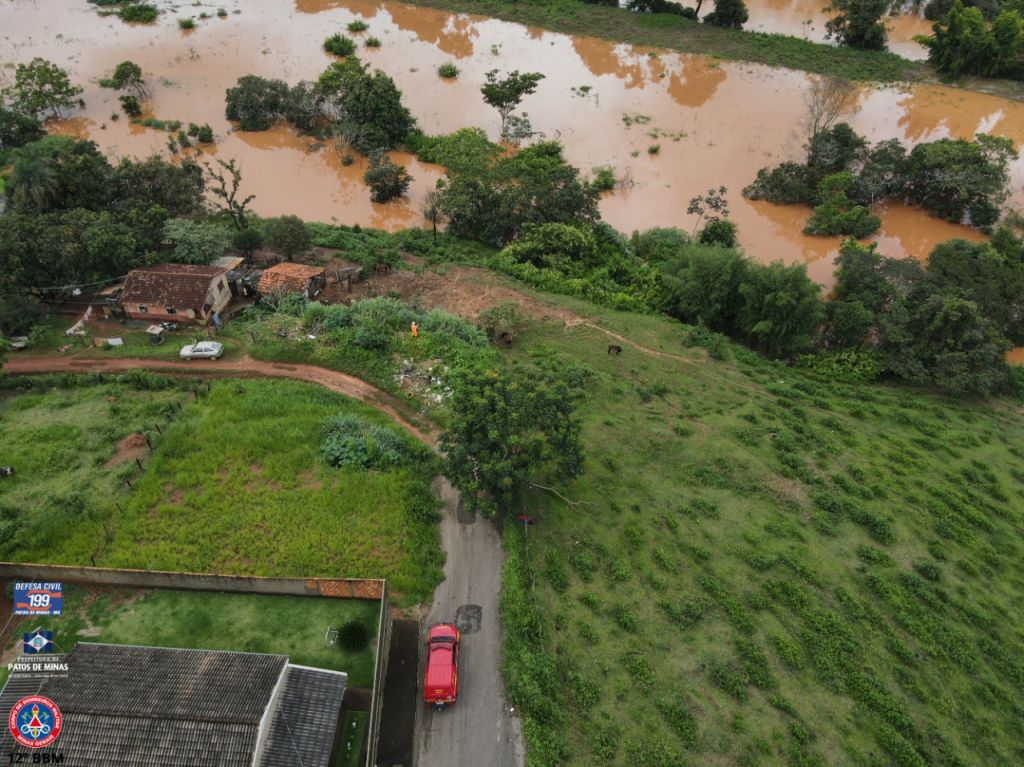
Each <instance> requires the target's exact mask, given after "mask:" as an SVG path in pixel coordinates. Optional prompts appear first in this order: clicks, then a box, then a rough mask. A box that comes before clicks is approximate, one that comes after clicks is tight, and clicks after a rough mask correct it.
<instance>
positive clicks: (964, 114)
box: [0, 0, 1024, 285]
mask: <svg viewBox="0 0 1024 767" xmlns="http://www.w3.org/2000/svg"><path fill="white" fill-rule="evenodd" d="M217 7H219V6H218V5H200V6H182V7H180V8H179V9H178V10H170V11H168V12H166V13H163V14H162V15H161V16H160V20H159V21H158V23H157V24H155V25H126V24H124V23H122V22H121V21H119V20H118V19H116V18H113V17H110V18H102V17H100V16H99V15H98V14H97V13H96V11H95V9H94V7H93V6H91V5H89V4H88V3H86V2H85V0H50V2H46V3H37V2H32V0H9V1H8V2H5V3H4V4H2V5H0V30H3V31H2V32H0V34H2V35H3V39H2V46H3V54H2V57H3V60H4V63H5V64H8V63H11V62H23V61H28V60H29V59H31V58H32V57H33V56H43V57H45V58H49V59H52V60H54V61H56V62H59V63H60V64H61V65H63V66H65V67H67V68H68V69H69V70H70V71H71V73H72V78H73V80H75V81H76V82H78V83H80V84H81V85H83V86H84V87H85V93H84V94H83V96H84V99H85V101H86V107H85V108H84V109H83V110H78V112H77V113H76V114H75V115H73V116H72V119H69V120H66V121H64V122H63V123H57V124H55V125H53V130H57V131H62V132H68V133H74V134H75V135H79V136H82V137H87V138H90V139H92V140H94V141H96V142H97V143H98V144H99V145H100V146H101V147H102V148H103V149H104V150H105V151H106V152H107V153H108V154H109V155H111V156H113V157H118V156H130V155H136V156H144V155H146V154H149V153H151V152H161V153H163V152H166V151H167V150H166V143H167V139H168V134H166V133H164V132H161V131H158V130H154V129H149V128H143V127H141V126H138V125H132V124H131V123H130V122H128V121H127V120H126V119H125V118H124V117H123V116H122V117H121V118H120V119H118V120H116V121H115V120H113V115H115V114H117V113H118V112H119V111H120V110H119V108H118V103H117V94H116V93H115V92H113V91H109V90H105V89H103V88H100V87H99V85H98V82H97V81H98V80H99V78H101V77H104V76H108V75H109V73H110V72H111V71H112V70H113V68H114V67H115V66H116V65H117V63H119V62H120V61H122V60H125V59H131V60H132V61H135V62H136V63H138V64H139V65H141V66H142V68H143V70H144V71H145V73H146V75H147V78H148V79H149V81H150V82H151V83H152V84H153V86H154V88H153V90H154V98H153V100H152V102H151V103H150V104H149V105H148V107H149V109H148V112H147V114H151V115H153V116H156V117H159V118H162V119H176V120H181V121H183V122H185V123H188V122H195V123H200V124H201V123H209V124H210V125H211V126H212V127H213V129H214V132H215V134H216V136H217V145H216V147H215V148H213V149H212V150H209V151H208V154H211V155H214V156H217V157H221V158H225V159H226V158H236V159H237V160H238V162H239V164H240V165H241V167H242V170H243V179H244V181H243V187H244V191H245V193H247V194H255V195H256V200H255V203H254V207H255V209H256V211H257V212H259V213H261V214H264V215H281V214H285V213H293V214H296V215H299V216H302V217H303V218H306V219H309V220H320V221H326V222H339V223H347V224H353V223H360V224H363V225H369V226H374V227H380V228H383V229H388V230H395V229H399V228H403V227H407V226H416V225H421V224H422V219H421V217H420V215H419V212H418V210H419V203H420V201H421V200H422V197H423V195H424V194H425V193H426V191H427V190H428V189H430V188H432V187H433V186H434V184H435V182H436V180H437V179H438V178H439V177H440V175H441V173H442V169H441V168H438V167H436V166H430V165H426V164H422V163H419V162H417V161H416V160H415V158H412V157H410V156H408V155H405V154H402V153H395V156H396V159H397V160H398V161H399V162H401V163H402V164H404V165H406V166H408V167H409V170H410V172H411V174H412V175H413V177H414V178H415V181H414V183H413V185H412V187H411V189H410V193H409V197H408V198H407V199H404V200H402V201H398V202H395V203H389V204H384V205H380V204H374V203H371V202H370V199H369V192H368V190H367V188H366V187H365V186H364V185H363V184H362V181H361V178H362V173H363V170H364V169H365V166H364V164H363V162H362V161H360V162H357V163H356V164H355V165H352V166H349V167H347V168H346V167H344V166H342V165H341V163H340V162H339V161H338V158H337V156H336V155H335V153H334V152H333V151H332V150H331V149H330V147H321V146H318V145H317V143H316V142H315V141H314V140H312V139H310V138H307V137H301V136H299V135H298V134H297V133H296V132H295V131H294V130H292V129H291V128H289V127H286V126H279V127H277V128H275V129H273V130H271V131H267V132H263V133H246V132H236V131H234V130H233V129H232V126H231V124H230V123H229V122H228V121H227V120H225V118H224V91H225V89H226V88H228V87H229V86H231V85H233V84H234V83H235V81H236V80H237V79H238V77H240V76H241V75H244V74H258V75H262V76H264V77H277V78H281V79H284V80H286V81H288V82H289V83H295V82H297V81H299V80H303V79H306V80H311V79H314V78H316V77H317V75H318V74H319V73H320V72H321V71H322V70H323V69H324V68H325V67H326V66H327V64H328V63H329V62H330V61H331V57H330V56H328V55H327V54H325V53H324V52H323V50H322V49H321V44H322V41H323V39H324V38H325V37H327V36H328V35H330V34H332V33H333V32H336V31H344V27H345V25H346V24H347V23H348V22H349V21H352V20H353V19H355V18H363V19H365V20H366V21H367V22H368V23H369V30H368V31H367V32H364V33H362V34H359V35H354V36H353V37H355V38H356V39H357V40H359V41H362V40H363V39H365V37H366V36H368V35H374V36H376V37H379V38H380V39H381V41H382V46H381V47H380V48H379V49H376V50H374V49H366V48H362V47H361V48H360V51H359V54H360V55H361V56H363V57H364V58H365V60H367V61H369V62H370V63H371V64H372V65H373V66H374V67H379V68H380V69H382V70H384V71H385V72H386V73H387V74H389V75H390V76H391V77H393V78H394V79H395V81H396V82H397V83H398V86H399V88H401V89H402V91H403V93H404V98H405V101H406V103H407V105H408V106H409V108H410V109H411V111H412V113H413V114H414V115H415V116H416V118H417V120H418V121H419V124H420V126H421V127H422V128H423V129H424V130H425V131H427V132H428V133H441V132H448V131H452V130H455V129H457V128H460V127H464V126H467V125H475V126H479V127H481V128H483V129H485V130H486V131H487V132H488V134H489V135H490V136H491V137H492V138H493V137H495V136H496V134H497V131H498V117H497V114H496V113H495V112H494V111H493V110H491V109H490V108H488V107H486V106H485V105H484V104H483V102H482V100H481V97H480V90H479V89H480V85H481V84H482V83H483V82H484V75H485V73H486V72H487V71H488V70H490V69H495V68H497V69H499V70H503V71H507V70H512V69H519V70H528V71H539V72H543V73H544V74H545V75H546V79H545V80H544V81H543V82H542V83H541V86H540V88H539V89H538V91H537V93H536V94H534V95H533V96H530V97H528V98H527V99H526V100H525V102H524V103H523V105H522V107H523V109H524V110H525V111H526V112H528V113H529V117H530V119H531V121H532V122H533V125H534V128H535V129H536V130H539V131H543V133H544V134H545V135H546V136H547V137H549V138H558V139H560V140H561V141H562V142H563V144H564V145H565V148H566V155H567V157H568V159H569V160H570V161H571V162H573V163H574V164H576V165H578V166H579V167H580V168H581V169H582V170H583V171H584V172H585V173H587V174H589V173H590V172H591V171H592V170H593V168H594V167H596V166H599V165H610V166H612V167H614V168H615V170H616V173H617V175H618V176H620V177H622V178H624V179H625V180H626V182H627V185H626V187H625V188H624V189H621V190H618V191H616V192H614V193H611V194H608V195H606V196H605V197H604V199H603V200H602V202H601V211H602V214H603V215H604V217H605V219H606V220H607V221H608V222H609V223H611V224H612V225H613V226H615V227H616V228H618V229H620V230H622V231H624V232H627V233H628V232H631V231H633V230H635V229H645V228H648V227H652V226H679V227H682V228H684V229H687V230H689V229H691V228H692V227H693V225H694V224H695V220H694V218H693V217H692V216H688V215H687V214H686V206H687V201H688V200H689V199H690V198H691V197H693V196H694V195H696V194H698V193H700V192H703V191H706V190H707V189H708V188H710V187H712V186H714V187H717V186H719V185H725V186H727V187H728V188H729V191H730V194H729V198H730V202H731V206H732V218H733V220H735V221H736V222H737V223H738V224H739V227H740V237H741V241H742V244H743V246H744V248H745V249H746V251H747V252H748V253H749V254H750V255H751V256H753V257H754V258H757V259H760V260H762V261H771V260H774V259H782V260H783V261H786V262H787V263H793V262H802V261H806V262H807V263H808V266H809V270H810V273H811V275H812V276H813V277H814V278H815V279H816V280H818V281H819V282H821V283H822V284H825V285H829V284H830V283H831V280H832V274H831V272H832V261H833V258H834V256H835V255H836V252H837V250H838V245H839V240H838V238H824V237H807V236H804V235H803V234H802V233H801V229H802V226H803V221H804V219H805V218H806V216H807V214H808V212H809V211H808V210H807V209H803V208H800V207H779V206H774V205H770V204H766V203H751V202H749V201H747V200H744V199H743V198H742V197H741V195H740V190H741V189H742V188H743V187H744V186H745V185H746V184H748V183H750V181H751V180H752V179H753V178H754V176H755V174H756V172H757V170H758V168H761V167H763V166H765V165H770V164H775V163H778V162H781V161H783V160H795V159H801V155H802V150H801V143H802V140H801V131H800V123H801V120H802V115H803V112H804V106H803V98H804V94H805V93H806V91H807V88H808V84H809V80H808V77H807V76H806V75H805V74H803V73H801V72H795V71H790V70H784V69H773V68H770V67H765V66H761V65H751V64H737V63H723V62H719V61H716V60H714V59H710V58H706V57H700V56H691V55H682V54H676V53H668V52H664V51H656V50H653V49H649V48H646V47H636V46H629V45H624V44H615V43H611V42H608V41H605V40H597V39H592V38H573V37H568V36H566V35H561V34H555V33H550V32H546V31H543V30H540V29H532V28H526V27H523V26H520V25H516V24H509V23H506V22H501V21H496V20H491V19H484V18H479V17H471V16H465V15H452V14H448V13H443V12H440V11H435V10H431V9H426V8H415V7H411V6H406V5H402V4H401V3H395V2H371V1H370V0H291V1H289V0H246V1H245V2H240V0H235V2H234V3H232V2H230V0H229V2H227V3H224V4H223V7H225V8H226V9H227V10H228V13H229V15H228V16H227V18H224V19H218V18H216V17H211V18H209V19H206V20H200V21H199V22H198V24H197V28H196V29H195V30H194V31H191V32H182V31H181V30H179V29H178V26H177V20H176V19H177V17H178V16H183V15H185V14H186V13H190V14H192V15H193V16H198V14H199V13H200V12H201V11H204V10H205V11H206V12H207V13H210V14H211V16H213V14H215V12H216V8H217ZM235 11H240V13H236V12H235ZM446 61H453V62H455V63H456V65H457V66H458V67H459V70H460V74H459V76H458V78H457V79H455V80H453V81H446V80H442V79H441V78H439V77H438V75H437V67H438V66H439V65H440V64H442V63H444V62H446ZM10 72H11V70H10V68H9V67H7V68H5V69H3V70H0V73H2V74H0V76H6V77H10ZM851 122H852V123H853V125H854V127H855V128H856V129H857V130H858V131H860V132H862V133H864V134H866V135H867V136H868V137H869V138H870V139H871V140H880V139H883V138H893V137H895V138H899V139H901V140H904V141H908V142H909V141H922V140H932V139H936V138H940V137H944V136H954V137H965V138H969V137H971V136H972V135H973V134H974V133H975V132H977V131H979V130H988V131H992V132H994V133H1001V134H1005V135H1008V136H1010V137H1011V138H1012V139H1013V140H1014V142H1015V143H1016V144H1017V145H1018V146H1019V145H1020V143H1021V141H1022V140H1024V104H1021V103H1017V102H1011V101H1006V100H1004V99H999V98H996V97H992V96H985V95H981V94H976V93H970V92H966V91H959V90H955V89H950V88H944V87H937V86H921V87H916V88H909V87H907V88H899V87H887V88H877V89H876V88H868V87H865V88H863V89H862V90H861V92H860V94H859V101H858V106H857V112H856V113H855V114H854V115H853V116H852V117H851ZM652 146H658V147H659V151H658V153H657V154H649V153H648V149H649V148H650V147H652ZM1012 172H1013V185H1014V191H1015V197H1014V199H1013V203H1014V204H1015V205H1016V206H1017V207H1020V205H1021V203H1022V199H1024V195H1022V194H1021V183H1022V180H1024V165H1022V163H1021V162H1019V161H1018V162H1016V163H1015V164H1014V166H1013V168H1012ZM879 213H880V215H881V216H882V218H883V226H882V229H881V231H880V233H879V234H878V235H877V236H876V237H875V239H876V240H877V241H878V242H879V246H880V249H881V250H882V251H883V252H885V253H887V254H889V255H894V256H902V255H908V254H909V255H912V256H915V257H918V258H923V257H925V256H926V255H927V254H928V252H929V251H930V250H931V248H932V247H933V246H934V245H935V244H936V243H938V242H941V241H943V240H946V239H949V238H952V237H964V238H967V239H972V240H977V239H980V238H981V235H980V234H979V233H977V232H975V231H973V230H971V229H967V228H965V227H961V226H956V225H952V224H948V223H945V222H943V221H940V220H937V219H934V218H931V217H929V216H928V215H926V214H924V213H921V212H919V211H916V210H913V209H910V208H907V207H904V206H900V205H892V206H889V207H887V208H885V209H883V210H880V211H879Z"/></svg>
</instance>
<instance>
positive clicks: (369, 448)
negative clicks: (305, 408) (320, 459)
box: [321, 415, 407, 469]
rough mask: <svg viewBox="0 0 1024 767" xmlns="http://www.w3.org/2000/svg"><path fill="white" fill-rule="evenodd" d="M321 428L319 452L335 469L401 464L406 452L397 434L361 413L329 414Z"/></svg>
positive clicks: (379, 467)
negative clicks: (322, 439)
mask: <svg viewBox="0 0 1024 767" xmlns="http://www.w3.org/2000/svg"><path fill="white" fill-rule="evenodd" d="M322 430H323V434H324V441H323V444H322V446H321V451H322V452H323V455H324V459H325V460H326V461H327V463H329V464H330V465H331V466H334V467H336V468H340V467H349V468H355V469H387V468H391V467H393V466H397V465H398V464H399V463H401V462H402V460H403V457H404V454H405V453H406V452H407V448H406V444H405V442H404V440H403V439H402V437H401V436H400V435H398V434H397V433H396V432H395V431H393V430H392V429H388V428H385V427H383V426H378V425H377V424H375V423H373V422H371V421H369V420H367V419H366V418H363V417H362V416H358V415H337V416H333V417H331V418H329V419H327V421H326V422H325V423H324V425H323V429H322Z"/></svg>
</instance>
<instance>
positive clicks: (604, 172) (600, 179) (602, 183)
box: [590, 165, 618, 192]
mask: <svg viewBox="0 0 1024 767" xmlns="http://www.w3.org/2000/svg"><path fill="white" fill-rule="evenodd" d="M617 182H618V179H616V178H615V169H614V168H612V167H611V166H610V165H599V166H598V167H596V168H594V180H593V181H591V182H590V185H591V186H592V187H593V188H594V189H596V190H597V191H599V192H610V191H611V190H613V189H614V188H615V184H616V183H617Z"/></svg>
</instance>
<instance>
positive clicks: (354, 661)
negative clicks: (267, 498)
mask: <svg viewBox="0 0 1024 767" xmlns="http://www.w3.org/2000/svg"><path fill="white" fill-rule="evenodd" d="M64 610H65V614H64V615H63V616H61V617H43V618H38V619H36V620H34V621H33V622H32V624H31V625H29V623H28V621H27V620H23V621H22V623H21V625H20V626H19V627H18V631H16V632H15V633H14V637H15V639H16V640H17V641H20V640H21V633H19V632H25V631H29V630H31V629H33V628H36V627H37V626H38V627H39V628H46V629H50V630H51V631H53V632H54V644H55V645H56V650H57V651H58V652H70V651H71V650H72V649H73V648H74V645H75V644H76V643H77V642H79V641H87V642H110V643H113V644H138V645H151V646H156V647H183V648H198V649H205V650H234V651H239V652H266V653H279V654H281V655H287V656H288V657H289V658H290V660H291V661H292V663H298V664H300V665H305V666H313V667H315V668H329V669H334V670H336V671H344V672H346V673H348V675H349V683H350V684H352V685H356V686H370V685H372V684H373V664H374V657H373V655H374V654H373V650H372V648H371V647H369V646H367V648H366V649H364V650H363V651H362V652H356V653H350V652H346V651H344V650H342V649H341V648H340V647H338V646H336V645H334V646H332V645H328V644H327V643H326V642H325V641H324V637H325V635H326V632H327V628H328V626H333V627H334V628H337V627H338V626H340V625H341V624H343V623H345V622H347V621H349V620H358V621H361V622H362V623H363V624H364V625H366V627H367V628H368V629H369V630H370V633H371V636H372V635H374V634H375V633H376V627H377V616H378V613H379V610H380V605H379V604H378V603H377V602H355V601H348V600H341V599H316V598H301V597H277V596H260V595H250V594H205V593H194V592H185V591H142V592H133V591H132V590H129V589H117V590H107V589H103V590H98V591H92V590H89V589H85V588H82V587H78V586H74V585H69V586H67V587H66V590H65V608H64ZM13 641H14V640H12V642H13Z"/></svg>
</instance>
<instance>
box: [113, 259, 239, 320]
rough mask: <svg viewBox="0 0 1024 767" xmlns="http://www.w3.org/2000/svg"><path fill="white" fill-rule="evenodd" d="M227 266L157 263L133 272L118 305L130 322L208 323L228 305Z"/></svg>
mask: <svg viewBox="0 0 1024 767" xmlns="http://www.w3.org/2000/svg"><path fill="white" fill-rule="evenodd" d="M229 270H230V267H227V266H223V265H221V266H201V265H198V264H157V265H156V266H147V267H144V268H142V269H132V271H130V272H128V277H127V279H125V282H124V290H123V292H122V293H121V306H122V307H123V308H124V313H125V316H126V317H127V318H128V319H132V320H150V321H158V320H167V321H170V322H188V321H195V322H199V323H206V322H208V321H209V320H210V319H211V318H212V317H213V315H214V314H217V313H218V312H221V311H223V310H224V308H225V307H226V306H227V305H228V304H229V303H230V302H231V290H230V289H229V288H228V283H227V273H228V271H229Z"/></svg>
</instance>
